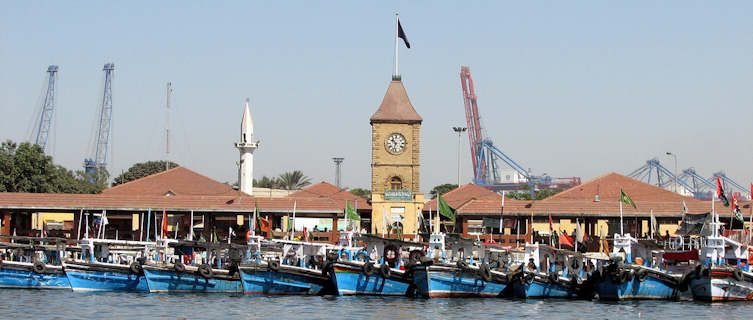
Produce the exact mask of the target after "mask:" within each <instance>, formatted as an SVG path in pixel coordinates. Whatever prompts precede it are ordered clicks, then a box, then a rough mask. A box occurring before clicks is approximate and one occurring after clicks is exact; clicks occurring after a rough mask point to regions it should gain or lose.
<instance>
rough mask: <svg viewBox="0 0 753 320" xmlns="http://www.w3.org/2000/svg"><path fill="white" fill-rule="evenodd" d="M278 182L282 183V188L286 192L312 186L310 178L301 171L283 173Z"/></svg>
mask: <svg viewBox="0 0 753 320" xmlns="http://www.w3.org/2000/svg"><path fill="white" fill-rule="evenodd" d="M277 180H278V181H279V182H280V188H282V189H285V190H298V189H302V188H303V187H305V186H307V185H310V184H311V181H309V178H308V177H307V176H305V175H303V172H301V171H300V170H294V171H289V172H285V173H282V174H280V176H279V177H278V178H277Z"/></svg>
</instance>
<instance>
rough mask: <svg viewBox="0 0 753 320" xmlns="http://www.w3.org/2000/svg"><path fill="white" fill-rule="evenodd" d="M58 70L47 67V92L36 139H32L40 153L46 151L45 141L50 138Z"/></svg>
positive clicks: (56, 67)
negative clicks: (38, 147) (40, 148)
mask: <svg viewBox="0 0 753 320" xmlns="http://www.w3.org/2000/svg"><path fill="white" fill-rule="evenodd" d="M58 69H59V68H58V66H54V65H52V66H49V67H47V73H48V74H49V77H48V80H47V91H46V93H45V95H44V100H43V102H42V110H41V112H40V116H39V125H38V126H37V130H36V135H35V136H36V138H35V139H34V143H35V144H37V145H39V146H40V147H42V151H46V148H47V139H48V138H49V136H50V128H51V127H52V116H53V115H54V113H55V94H56V90H55V88H56V84H57V74H58Z"/></svg>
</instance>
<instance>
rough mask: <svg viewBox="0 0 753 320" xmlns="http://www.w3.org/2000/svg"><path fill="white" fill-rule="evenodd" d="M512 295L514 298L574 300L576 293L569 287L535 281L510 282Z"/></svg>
mask: <svg viewBox="0 0 753 320" xmlns="http://www.w3.org/2000/svg"><path fill="white" fill-rule="evenodd" d="M512 287H513V291H512V292H513V294H514V296H515V297H516V298H523V299H526V298H575V297H577V296H578V295H577V293H576V292H575V291H574V290H572V289H571V288H569V287H566V286H564V285H561V284H557V283H549V282H539V281H536V280H533V281H530V282H524V283H521V281H518V280H515V281H513V282H512Z"/></svg>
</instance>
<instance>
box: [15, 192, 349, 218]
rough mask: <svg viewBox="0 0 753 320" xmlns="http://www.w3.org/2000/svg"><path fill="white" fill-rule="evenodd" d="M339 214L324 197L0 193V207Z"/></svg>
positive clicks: (337, 205) (339, 209)
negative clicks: (294, 204)
mask: <svg viewBox="0 0 753 320" xmlns="http://www.w3.org/2000/svg"><path fill="white" fill-rule="evenodd" d="M293 202H296V206H297V207H296V211H297V212H308V213H320V214H327V213H340V212H342V209H341V207H340V204H339V203H338V202H337V201H334V200H332V199H328V198H310V197H308V198H307V197H299V198H262V197H253V196H248V195H243V196H193V195H188V196H183V195H175V196H154V195H121V194H63V193H52V194H50V193H17V192H0V210H2V209H16V210H78V209H81V208H83V209H92V210H101V209H108V210H109V209H112V210H126V211H128V210H134V211H139V210H147V209H148V208H152V209H155V210H158V209H162V208H166V209H168V210H180V211H188V210H196V211H199V212H242V211H246V212H249V211H252V210H254V208H255V206H256V205H257V204H258V206H259V210H260V211H262V212H292V210H293Z"/></svg>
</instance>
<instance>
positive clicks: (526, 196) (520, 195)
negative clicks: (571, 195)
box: [505, 188, 565, 200]
mask: <svg viewBox="0 0 753 320" xmlns="http://www.w3.org/2000/svg"><path fill="white" fill-rule="evenodd" d="M562 190H565V189H563V188H554V189H542V190H539V191H537V192H536V193H535V196H534V197H533V198H531V194H530V193H528V191H525V192H521V191H516V192H510V193H506V194H505V195H506V196H507V197H508V198H510V199H515V200H531V199H533V200H542V199H546V198H548V197H551V196H553V195H555V194H557V193H560V192H561V191H562Z"/></svg>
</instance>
